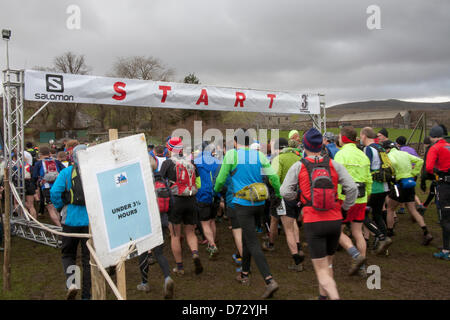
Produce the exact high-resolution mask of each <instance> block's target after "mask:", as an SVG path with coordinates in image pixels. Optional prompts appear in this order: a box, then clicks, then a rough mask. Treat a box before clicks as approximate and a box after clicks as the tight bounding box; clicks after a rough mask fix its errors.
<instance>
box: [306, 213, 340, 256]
mask: <svg viewBox="0 0 450 320" xmlns="http://www.w3.org/2000/svg"><path fill="white" fill-rule="evenodd" d="M303 225H304V232H305V238H306V242H308V248H309V255H310V257H311V259H320V258H324V257H326V256H332V255H334V253H335V252H336V249H337V246H338V244H339V237H340V236H341V225H342V220H335V221H320V222H311V223H304V224H303Z"/></svg>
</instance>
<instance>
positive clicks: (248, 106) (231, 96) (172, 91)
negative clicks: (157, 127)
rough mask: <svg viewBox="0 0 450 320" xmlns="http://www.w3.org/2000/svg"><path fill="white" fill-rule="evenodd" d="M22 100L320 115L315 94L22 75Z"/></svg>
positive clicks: (32, 73)
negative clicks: (23, 93)
mask: <svg viewBox="0 0 450 320" xmlns="http://www.w3.org/2000/svg"><path fill="white" fill-rule="evenodd" d="M25 100H30V101H44V102H45V101H55V102H68V103H88V104H110V105H120V106H134V107H151V108H175V109H194V110H215V111H247V112H264V113H278V114H320V100H319V94H307V93H302V92H285V91H266V90H254V89H235V88H225V87H215V86H205V85H195V84H185V83H176V82H162V81H151V80H136V79H120V78H109V77H97V76H87V75H78V74H63V73H53V72H45V71H34V70H26V71H25Z"/></svg>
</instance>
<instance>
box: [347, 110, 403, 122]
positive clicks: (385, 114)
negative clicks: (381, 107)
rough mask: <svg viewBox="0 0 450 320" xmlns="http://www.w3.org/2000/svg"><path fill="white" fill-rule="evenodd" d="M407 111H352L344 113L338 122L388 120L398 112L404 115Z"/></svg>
mask: <svg viewBox="0 0 450 320" xmlns="http://www.w3.org/2000/svg"><path fill="white" fill-rule="evenodd" d="M407 113H408V111H399V110H396V111H376V112H363V113H352V114H346V115H345V116H343V117H341V118H340V119H339V121H340V122H343V121H364V120H389V119H394V118H395V117H397V115H398V114H400V116H402V117H404V116H405V115H406V114H407Z"/></svg>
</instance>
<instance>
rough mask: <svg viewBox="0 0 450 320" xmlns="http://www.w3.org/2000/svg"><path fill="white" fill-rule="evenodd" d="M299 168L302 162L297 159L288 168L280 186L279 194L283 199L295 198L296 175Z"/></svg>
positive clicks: (290, 199)
mask: <svg viewBox="0 0 450 320" xmlns="http://www.w3.org/2000/svg"><path fill="white" fill-rule="evenodd" d="M301 168H302V163H301V162H300V161H297V162H296V163H294V164H293V165H292V166H291V167H290V168H289V170H288V172H287V174H286V177H285V178H284V181H283V184H282V185H281V188H280V194H281V196H282V197H283V198H284V199H286V200H289V201H292V200H295V199H297V190H298V175H299V173H300V169H301Z"/></svg>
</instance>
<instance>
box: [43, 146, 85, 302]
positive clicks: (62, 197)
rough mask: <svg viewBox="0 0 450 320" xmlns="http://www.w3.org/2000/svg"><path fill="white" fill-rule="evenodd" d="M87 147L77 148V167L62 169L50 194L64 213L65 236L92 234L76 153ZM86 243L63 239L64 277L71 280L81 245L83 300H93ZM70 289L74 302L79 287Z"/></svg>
mask: <svg viewBox="0 0 450 320" xmlns="http://www.w3.org/2000/svg"><path fill="white" fill-rule="evenodd" d="M86 148H87V147H86V146H85V145H79V146H77V147H76V148H75V149H74V165H71V166H69V167H67V168H63V170H61V172H60V173H59V175H58V177H57V178H56V180H55V182H54V183H53V185H52V187H51V189H50V191H49V193H50V198H51V201H52V203H53V204H54V205H55V207H56V208H57V209H58V211H60V212H61V216H62V220H61V224H62V231H63V232H65V233H89V217H88V214H87V211H86V204H85V201H84V192H83V187H82V184H81V179H80V175H79V170H78V158H77V152H78V151H80V150H85V149H86ZM43 149H44V150H43ZM45 149H48V148H47V147H43V148H41V153H43V152H44V153H43V154H44V155H45V153H46V152H47V150H45ZM58 162H59V161H58ZM38 163H39V162H38ZM52 207H53V205H52ZM87 240H88V239H87V238H71V237H62V247H61V253H62V264H63V268H64V274H65V275H66V277H67V279H68V278H69V277H70V276H72V274H73V272H74V271H73V270H71V268H70V267H71V266H74V265H76V261H77V249H78V244H80V245H81V260H82V266H83V284H82V294H81V299H83V300H89V299H90V298H91V266H90V264H89V260H90V254H89V250H88V248H87V246H86V242H87ZM66 284H67V282H66ZM67 285H68V284H67ZM67 289H68V292H67V299H75V296H76V294H77V292H78V291H79V289H80V288H78V287H77V286H76V285H75V284H72V285H70V286H68V288H67Z"/></svg>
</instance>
